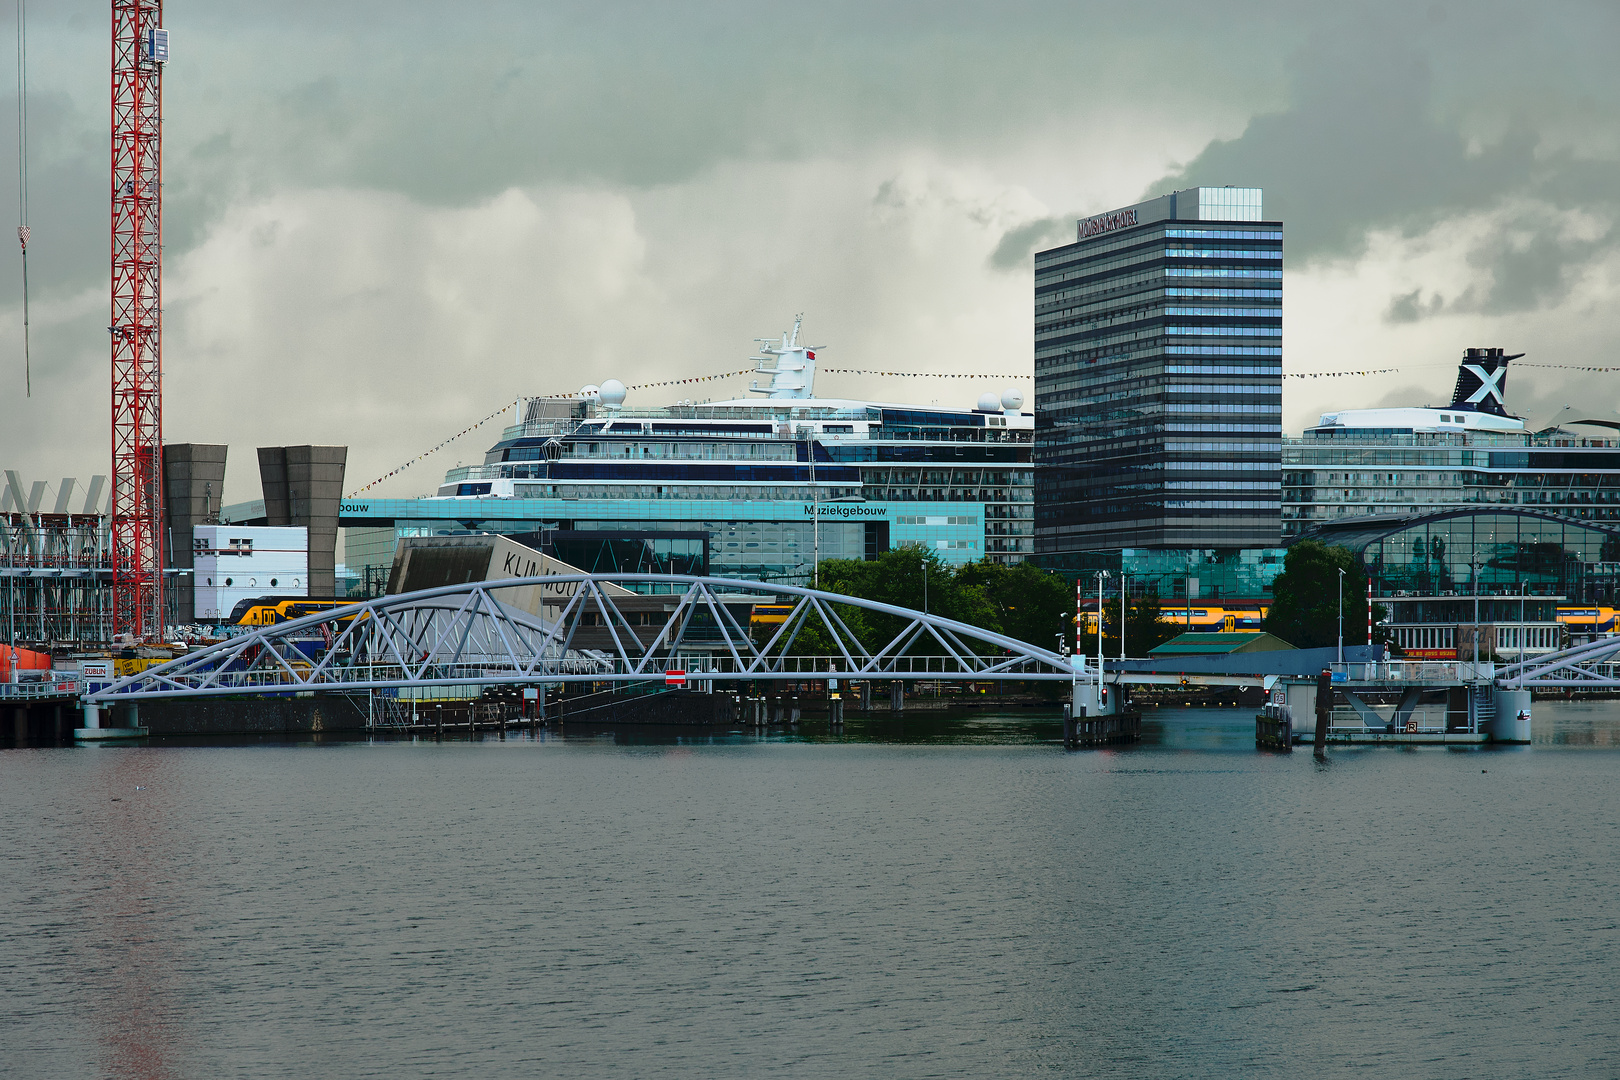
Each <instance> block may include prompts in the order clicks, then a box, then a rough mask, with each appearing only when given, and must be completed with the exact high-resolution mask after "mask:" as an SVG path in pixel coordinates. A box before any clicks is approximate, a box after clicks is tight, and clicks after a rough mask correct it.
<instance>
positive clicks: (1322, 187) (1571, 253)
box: [1149, 5, 1620, 322]
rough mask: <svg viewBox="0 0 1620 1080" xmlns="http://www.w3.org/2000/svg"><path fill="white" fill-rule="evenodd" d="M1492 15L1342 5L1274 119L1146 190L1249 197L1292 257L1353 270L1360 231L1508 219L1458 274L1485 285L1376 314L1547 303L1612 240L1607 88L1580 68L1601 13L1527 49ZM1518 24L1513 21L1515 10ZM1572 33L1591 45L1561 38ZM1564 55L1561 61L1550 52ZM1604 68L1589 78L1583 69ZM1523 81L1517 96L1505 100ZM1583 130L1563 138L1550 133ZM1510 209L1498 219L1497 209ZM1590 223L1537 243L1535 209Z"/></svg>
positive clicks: (1599, 32)
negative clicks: (1232, 188) (1468, 269)
mask: <svg viewBox="0 0 1620 1080" xmlns="http://www.w3.org/2000/svg"><path fill="white" fill-rule="evenodd" d="M1505 7H1506V6H1504V5H1495V6H1485V5H1478V6H1470V7H1459V8H1456V9H1453V13H1452V14H1451V15H1450V16H1449V17H1447V16H1446V14H1445V13H1446V9H1445V8H1443V7H1442V6H1441V5H1431V6H1430V8H1429V9H1428V12H1427V15H1426V17H1425V18H1422V19H1416V20H1414V19H1413V18H1412V14H1413V13H1412V11H1411V10H1410V8H1407V7H1402V8H1386V9H1383V10H1382V11H1379V10H1378V9H1377V8H1367V7H1361V6H1358V7H1357V8H1356V9H1355V10H1354V12H1353V13H1352V14H1350V15H1347V16H1345V17H1343V18H1342V19H1339V20H1334V21H1333V22H1332V23H1330V24H1329V25H1328V26H1326V27H1323V28H1322V29H1320V30H1319V31H1318V33H1317V34H1316V35H1315V36H1313V37H1312V39H1311V40H1310V42H1309V43H1308V44H1306V45H1305V46H1304V47H1302V48H1301V49H1300V50H1299V51H1298V52H1297V53H1296V54H1295V55H1294V56H1293V57H1292V59H1291V61H1290V64H1289V67H1290V70H1291V86H1292V89H1291V92H1290V96H1289V103H1288V106H1287V107H1286V108H1284V109H1282V110H1280V111H1276V112H1269V113H1265V114H1263V115H1259V116H1256V117H1254V118H1253V119H1252V120H1251V121H1250V122H1249V124H1248V126H1247V127H1246V128H1245V130H1244V131H1243V133H1242V134H1241V135H1239V136H1238V137H1236V138H1233V139H1230V140H1222V141H1216V142H1213V143H1211V144H1210V145H1209V146H1208V147H1207V148H1205V150H1204V151H1203V152H1202V153H1200V154H1199V155H1198V156H1197V157H1196V158H1195V159H1193V160H1192V161H1191V162H1189V163H1188V164H1187V165H1186V166H1185V167H1184V168H1182V169H1180V170H1178V171H1177V172H1175V173H1173V174H1171V175H1169V176H1166V177H1165V178H1163V179H1162V180H1161V181H1159V182H1158V183H1156V184H1154V185H1152V186H1151V188H1150V189H1149V193H1157V192H1160V191H1163V190H1168V189H1170V188H1174V187H1183V186H1188V185H1192V184H1212V185H1220V184H1254V185H1259V186H1263V187H1264V188H1265V189H1266V212H1267V216H1269V217H1276V218H1280V219H1282V220H1283V221H1284V222H1285V224H1286V226H1287V229H1288V246H1289V251H1290V254H1291V256H1292V257H1293V258H1295V259H1304V260H1306V261H1309V260H1311V259H1314V258H1319V257H1336V256H1356V255H1359V254H1360V253H1361V252H1362V251H1364V249H1365V247H1364V246H1365V242H1366V239H1367V236H1368V233H1369V231H1371V230H1374V229H1395V230H1398V231H1400V232H1403V233H1405V234H1406V235H1408V236H1417V235H1420V234H1422V233H1424V232H1425V231H1427V230H1429V229H1431V228H1433V227H1434V226H1435V225H1437V224H1438V223H1440V222H1443V221H1447V220H1449V219H1451V218H1453V217H1455V216H1456V215H1459V214H1465V213H1470V212H1477V211H1486V210H1491V209H1498V208H1504V207H1509V204H1512V203H1514V202H1518V203H1528V204H1530V205H1529V206H1528V207H1527V208H1520V209H1517V210H1512V211H1511V213H1510V214H1509V216H1508V217H1507V218H1506V219H1505V220H1504V221H1503V231H1504V234H1508V233H1517V232H1525V231H1530V232H1532V233H1533V234H1534V235H1533V239H1530V240H1529V241H1528V242H1526V243H1520V242H1517V241H1515V240H1511V239H1509V238H1508V237H1507V236H1506V235H1499V236H1496V237H1492V238H1489V239H1486V240H1484V241H1482V242H1481V243H1479V244H1478V246H1477V247H1475V248H1474V250H1472V251H1471V252H1470V253H1469V255H1468V262H1469V264H1470V265H1472V266H1473V267H1474V268H1475V269H1476V270H1477V271H1479V272H1481V274H1482V275H1483V276H1484V277H1485V278H1486V279H1487V281H1488V284H1486V285H1484V286H1481V287H1478V288H1476V289H1474V290H1472V291H1471V292H1470V293H1469V294H1468V295H1466V296H1463V297H1459V298H1457V299H1456V300H1455V301H1453V302H1451V303H1449V304H1447V303H1438V302H1436V301H1435V300H1434V299H1433V298H1431V299H1430V301H1429V302H1427V303H1426V304H1423V305H1419V304H1418V303H1417V302H1416V297H1394V298H1392V300H1391V305H1390V308H1389V311H1388V314H1387V317H1388V318H1389V319H1390V320H1392V321H1396V322H1401V321H1411V320H1414V319H1417V318H1421V317H1426V316H1430V315H1434V314H1438V313H1440V312H1441V311H1442V310H1457V311H1467V312H1478V313H1491V314H1499V313H1506V312H1513V311H1522V310H1528V309H1531V308H1535V307H1540V306H1544V305H1547V304H1550V303H1555V302H1557V301H1558V300H1559V299H1561V298H1562V297H1563V296H1564V295H1566V293H1567V291H1568V289H1569V287H1570V286H1571V284H1572V283H1573V282H1574V281H1575V280H1577V279H1579V278H1580V277H1581V276H1582V274H1583V273H1584V272H1585V271H1586V270H1587V269H1589V268H1590V267H1591V266H1592V265H1593V264H1594V263H1595V262H1596V261H1598V260H1601V259H1603V258H1606V257H1608V256H1609V255H1610V254H1612V253H1613V252H1614V251H1615V250H1616V246H1617V244H1620V232H1617V231H1616V229H1615V228H1614V227H1613V222H1614V220H1615V218H1616V217H1617V216H1620V171H1617V163H1616V160H1615V155H1614V152H1613V151H1614V149H1615V147H1616V145H1617V143H1616V134H1617V132H1620V79H1616V78H1615V77H1614V76H1613V74H1612V66H1605V67H1591V68H1583V67H1581V60H1582V59H1584V58H1587V57H1593V54H1594V49H1595V48H1602V49H1606V48H1607V47H1608V46H1594V44H1593V42H1594V41H1597V40H1602V41H1610V42H1612V41H1613V40H1615V36H1616V35H1620V20H1617V18H1616V14H1615V10H1614V9H1612V8H1610V9H1607V10H1605V9H1603V8H1599V7H1590V6H1588V7H1584V8H1583V9H1581V11H1580V13H1579V15H1577V14H1575V13H1574V12H1568V13H1566V14H1568V15H1569V18H1568V19H1561V20H1559V22H1558V24H1557V25H1556V26H1553V27H1548V28H1546V32H1545V33H1542V34H1534V33H1533V34H1531V35H1528V37H1524V36H1519V35H1518V34H1517V33H1515V34H1514V36H1512V37H1511V38H1509V36H1508V31H1509V30H1510V29H1511V28H1514V27H1517V26H1518V25H1519V23H1518V22H1517V21H1516V20H1514V19H1512V18H1508V17H1507V16H1509V15H1510V14H1513V13H1511V12H1510V11H1509V10H1505ZM1517 14H1522V12H1520V13H1517ZM1583 19H1584V20H1586V22H1587V28H1588V30H1589V31H1590V33H1591V35H1592V40H1588V41H1586V42H1584V43H1583V42H1579V41H1576V40H1572V39H1571V38H1570V37H1568V36H1567V34H1566V31H1567V29H1568V27H1566V26H1565V23H1568V24H1569V25H1570V26H1573V25H1578V24H1580V23H1581V22H1582V20H1583ZM1560 48H1567V49H1568V50H1569V52H1567V53H1566V54H1565V55H1564V56H1563V57H1562V59H1559V58H1558V56H1557V50H1558V49H1560ZM1599 70H1602V71H1605V72H1610V73H1607V74H1605V75H1603V76H1600V77H1599V79H1598V80H1596V81H1594V80H1592V79H1591V78H1590V76H1591V74H1592V73H1593V72H1594V71H1599ZM1513 84H1525V85H1533V86H1534V87H1535V88H1536V92H1535V93H1533V94H1530V93H1526V94H1524V95H1522V96H1520V95H1515V94H1512V93H1508V92H1505V91H1506V87H1507V86H1509V85H1513ZM1577 114H1578V115H1580V116H1582V117H1584V123H1585V128H1584V130H1583V131H1581V132H1580V138H1579V139H1576V140H1574V141H1573V142H1572V140H1571V138H1570V136H1569V134H1568V131H1567V125H1564V124H1563V123H1562V121H1564V120H1567V119H1568V118H1569V117H1570V116H1571V115H1577ZM1510 209H1511V208H1510ZM1569 209H1583V210H1588V211H1592V212H1595V213H1597V214H1598V215H1600V216H1601V217H1603V218H1605V219H1607V220H1608V221H1609V222H1610V227H1609V228H1608V229H1607V230H1606V232H1605V233H1604V234H1603V235H1602V236H1601V237H1600V238H1597V239H1581V240H1577V239H1570V238H1566V237H1561V236H1559V235H1557V233H1556V232H1553V231H1549V229H1548V226H1549V222H1548V221H1547V220H1546V219H1547V218H1548V217H1549V216H1550V214H1549V213H1548V211H1551V210H1569Z"/></svg>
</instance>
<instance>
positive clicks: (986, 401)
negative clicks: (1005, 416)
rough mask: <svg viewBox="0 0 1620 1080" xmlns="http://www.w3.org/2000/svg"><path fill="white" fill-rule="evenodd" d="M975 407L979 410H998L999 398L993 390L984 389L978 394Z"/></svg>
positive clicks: (999, 409) (999, 407) (999, 406)
mask: <svg viewBox="0 0 1620 1080" xmlns="http://www.w3.org/2000/svg"><path fill="white" fill-rule="evenodd" d="M975 408H976V409H977V410H978V411H979V412H1000V411H1001V399H1000V398H998V397H996V395H995V393H994V392H993V391H990V390H986V391H985V392H984V393H982V394H980V395H979V404H978V405H976V406H975Z"/></svg>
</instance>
